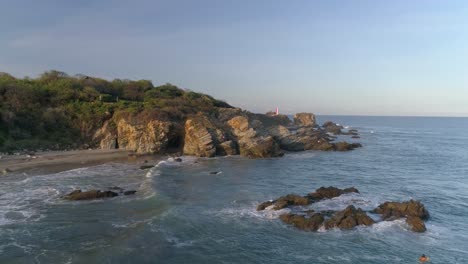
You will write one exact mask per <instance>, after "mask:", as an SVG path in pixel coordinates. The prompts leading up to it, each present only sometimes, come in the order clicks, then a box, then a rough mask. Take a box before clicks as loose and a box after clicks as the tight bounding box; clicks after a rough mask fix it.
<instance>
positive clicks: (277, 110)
mask: <svg viewBox="0 0 468 264" xmlns="http://www.w3.org/2000/svg"><path fill="white" fill-rule="evenodd" d="M276 115H279V109H278V107H276Z"/></svg>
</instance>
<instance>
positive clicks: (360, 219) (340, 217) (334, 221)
mask: <svg viewBox="0 0 468 264" xmlns="http://www.w3.org/2000/svg"><path fill="white" fill-rule="evenodd" d="M374 223H375V221H374V220H372V218H370V217H369V216H368V215H367V214H366V213H365V212H364V211H363V210H362V209H361V208H358V209H356V208H355V207H354V206H353V205H350V206H348V207H346V209H344V210H343V211H339V212H336V213H335V214H333V216H332V217H331V218H330V219H328V220H326V221H325V228H326V229H330V228H335V227H338V228H340V229H351V228H353V227H355V226H358V225H365V226H370V225H373V224H374Z"/></svg>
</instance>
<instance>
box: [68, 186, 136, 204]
mask: <svg viewBox="0 0 468 264" xmlns="http://www.w3.org/2000/svg"><path fill="white" fill-rule="evenodd" d="M136 192H137V191H135V190H124V189H123V188H120V187H110V188H109V190H108V191H101V190H89V191H85V192H83V191H81V190H74V191H72V192H71V193H69V194H67V195H65V196H64V197H63V198H64V199H66V200H71V201H81V200H96V199H103V198H112V197H116V196H119V193H120V194H123V195H133V194H135V193H136Z"/></svg>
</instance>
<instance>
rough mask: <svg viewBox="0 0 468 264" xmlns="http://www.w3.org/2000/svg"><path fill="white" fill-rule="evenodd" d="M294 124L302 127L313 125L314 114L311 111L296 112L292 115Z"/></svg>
mask: <svg viewBox="0 0 468 264" xmlns="http://www.w3.org/2000/svg"><path fill="white" fill-rule="evenodd" d="M294 124H295V125H296V126H302V127H313V126H315V124H316V123H315V115H314V114H312V113H297V114H295V115H294Z"/></svg>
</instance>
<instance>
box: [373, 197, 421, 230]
mask: <svg viewBox="0 0 468 264" xmlns="http://www.w3.org/2000/svg"><path fill="white" fill-rule="evenodd" d="M373 212H374V213H377V214H381V215H382V220H385V221H392V220H395V219H398V218H403V217H406V223H407V224H408V225H409V226H410V227H411V230H413V231H414V232H424V231H426V225H425V224H424V220H427V219H429V212H428V211H427V210H426V208H425V207H424V205H423V204H422V203H421V202H419V201H414V200H410V201H407V202H385V203H383V204H381V205H379V206H378V207H377V208H375V209H374V210H373Z"/></svg>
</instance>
